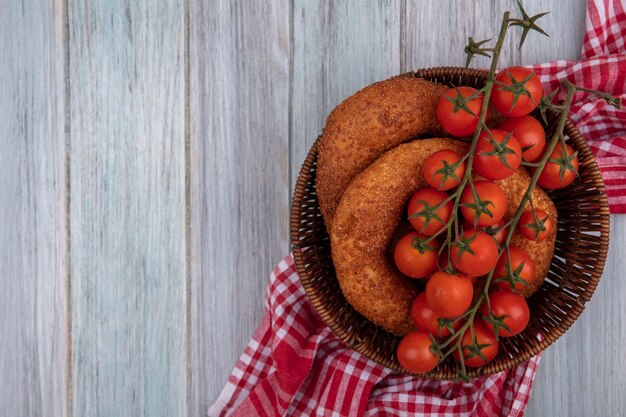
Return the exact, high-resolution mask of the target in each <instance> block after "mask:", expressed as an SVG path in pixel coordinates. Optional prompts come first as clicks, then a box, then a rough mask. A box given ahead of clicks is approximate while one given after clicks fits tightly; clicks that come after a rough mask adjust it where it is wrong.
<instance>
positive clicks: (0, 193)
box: [0, 0, 68, 417]
mask: <svg viewBox="0 0 626 417" xmlns="http://www.w3.org/2000/svg"><path fill="white" fill-rule="evenodd" d="M0 10H1V11H2V12H0V126H1V128H0V230H1V232H0V288H1V289H2V290H1V291H0V416H10V417H14V416H15V417H21V416H40V415H47V416H53V417H62V416H63V417H64V416H66V415H67V396H66V386H67V378H68V374H67V370H66V358H67V262H66V255H67V240H66V236H67V234H66V192H65V190H66V176H65V159H66V158H65V156H66V154H65V135H64V129H65V108H64V98H65V83H64V51H65V50H64V46H63V13H62V12H63V7H62V2H61V1H50V2H46V3H45V4H42V3H41V2H37V1H30V0H24V1H9V0H6V1H5V0H1V1H0Z"/></svg>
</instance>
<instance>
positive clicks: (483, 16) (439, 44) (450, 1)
mask: <svg viewBox="0 0 626 417" xmlns="http://www.w3.org/2000/svg"><path fill="white" fill-rule="evenodd" d="M523 4H524V8H525V9H526V11H527V12H528V13H529V14H530V15H534V14H537V13H541V12H544V11H552V13H551V14H549V15H547V16H545V17H544V18H542V20H541V25H542V27H544V28H545V30H546V31H547V32H548V33H549V34H550V35H551V36H550V37H549V38H548V37H545V36H543V35H540V34H538V33H536V32H535V33H530V34H529V35H528V38H527V41H526V42H525V44H524V48H523V49H522V51H518V43H519V37H520V33H521V30H520V28H517V27H515V28H511V29H510V30H509V35H508V37H507V40H505V43H504V47H503V49H502V53H501V56H500V61H499V64H500V65H499V66H500V67H504V66H510V65H520V64H522V65H527V64H534V63H540V62H546V61H551V60H555V59H572V60H573V59H578V58H579V57H580V49H581V46H582V34H583V31H584V19H585V4H584V3H582V2H575V1H574V0H570V1H557V0H549V1H546V0H541V1H540V0H527V1H524V2H523ZM506 10H509V11H511V16H519V11H518V8H517V5H516V3H515V2H514V1H507V2H497V3H491V2H463V3H459V2H457V1H454V0H426V1H423V0H419V1H418V0H407V4H406V14H405V23H404V35H403V39H404V40H403V45H405V47H404V56H405V57H404V61H405V62H406V68H405V69H406V70H407V71H408V70H415V69H418V68H427V67H433V66H442V65H452V66H464V65H465V53H464V52H463V48H464V47H465V45H466V44H467V38H468V37H470V36H471V37H473V38H474V40H476V41H479V40H482V39H489V38H494V40H495V38H497V36H498V32H499V30H500V24H501V21H502V14H503V13H504V12H505V11H506ZM489 64H490V61H489V60H487V59H486V58H483V57H478V58H477V59H475V60H474V61H473V62H472V67H477V68H485V67H488V66H489Z"/></svg>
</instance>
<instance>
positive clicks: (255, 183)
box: [189, 0, 290, 416]
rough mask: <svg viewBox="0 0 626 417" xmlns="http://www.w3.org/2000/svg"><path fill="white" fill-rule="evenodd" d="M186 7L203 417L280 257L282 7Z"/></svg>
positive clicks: (196, 345)
mask: <svg viewBox="0 0 626 417" xmlns="http://www.w3.org/2000/svg"><path fill="white" fill-rule="evenodd" d="M288 4H289V3H288V2H287V1H286V0H280V1H272V2H266V1H247V0H246V1H243V0H242V1H234V2H233V1H230V0H218V1H212V2H205V1H200V0H198V1H196V0H193V1H191V2H190V21H189V25H190V27H189V30H190V39H189V52H190V117H191V166H190V169H191V193H190V196H191V200H190V207H191V228H190V230H191V246H190V248H191V265H190V268H191V282H192V286H191V294H192V299H191V323H192V327H191V335H190V336H191V350H192V357H191V369H192V371H193V375H192V396H191V410H192V415H194V416H204V415H206V410H207V407H208V405H209V404H210V403H211V402H213V401H214V400H215V398H216V397H217V395H218V393H219V391H220V390H221V389H222V387H223V386H224V383H225V381H226V378H227V377H228V375H229V374H230V372H231V371H232V368H233V365H234V364H235V361H236V360H237V358H238V357H239V356H240V355H241V353H242V352H243V349H244V347H245V346H246V344H247V343H248V341H249V340H250V335H251V334H252V333H253V332H254V330H255V329H256V327H257V326H258V325H259V324H260V320H261V317H262V314H263V297H264V293H265V287H266V285H267V281H268V276H269V273H270V272H271V271H272V269H273V268H274V266H275V265H276V263H278V261H279V260H280V259H282V258H283V257H284V256H285V255H286V254H287V253H288V251H289V243H288V242H289V238H288V223H289V195H290V192H289V142H288V134H289V132H288V111H289V110H288V109H289V6H288Z"/></svg>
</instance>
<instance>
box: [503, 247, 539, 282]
mask: <svg viewBox="0 0 626 417" xmlns="http://www.w3.org/2000/svg"><path fill="white" fill-rule="evenodd" d="M509 259H510V260H511V263H510V264H509ZM493 279H494V283H495V285H497V286H498V287H500V288H504V289H507V290H511V291H515V292H522V291H524V290H525V289H526V287H527V286H528V285H529V284H530V283H532V282H533V281H534V280H535V262H534V261H533V260H532V258H531V257H530V255H529V254H528V253H527V252H526V251H525V250H524V249H521V248H518V247H515V246H510V247H509V249H508V250H505V251H504V253H503V254H502V256H500V259H499V260H498V263H497V265H496V270H495V272H494V273H493Z"/></svg>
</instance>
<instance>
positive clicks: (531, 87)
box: [491, 67, 543, 117]
mask: <svg viewBox="0 0 626 417" xmlns="http://www.w3.org/2000/svg"><path fill="white" fill-rule="evenodd" d="M502 84H504V85H505V86H506V87H504V86H502ZM505 88H507V89H509V90H512V91H507V90H506V89H505ZM542 95H543V88H542V87H541V81H540V80H539V77H537V74H535V73H534V71H532V70H530V69H528V68H524V67H510V68H506V69H504V70H502V71H500V72H499V73H498V75H496V84H495V85H494V87H493V91H492V92H491V104H492V105H493V107H495V108H496V110H498V111H499V112H500V113H502V114H503V115H505V116H508V117H519V116H523V115H525V114H528V113H530V112H531V111H533V110H534V109H535V108H536V107H537V106H538V105H539V103H540V102H541V96H542ZM516 97H517V100H516Z"/></svg>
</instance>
